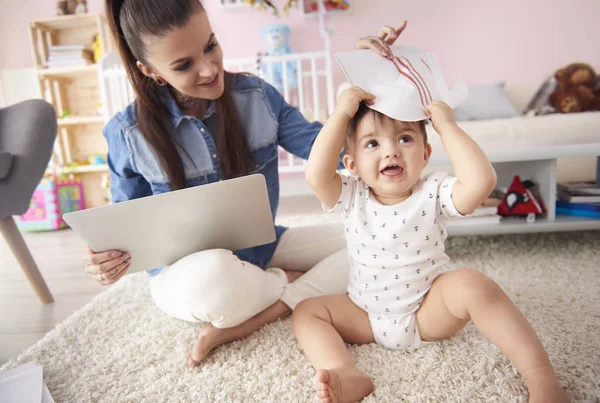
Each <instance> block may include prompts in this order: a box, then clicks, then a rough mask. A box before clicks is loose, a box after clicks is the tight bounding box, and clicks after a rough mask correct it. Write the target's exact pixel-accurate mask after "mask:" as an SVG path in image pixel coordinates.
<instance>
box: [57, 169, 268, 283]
mask: <svg viewBox="0 0 600 403" xmlns="http://www.w3.org/2000/svg"><path fill="white" fill-rule="evenodd" d="M63 218H64V220H65V221H66V222H67V224H69V226H70V227H71V228H72V229H73V230H74V231H75V232H76V233H77V234H79V236H81V238H83V240H84V241H85V242H86V243H87V244H88V245H89V246H90V247H91V248H92V249H93V250H94V251H98V252H100V251H105V250H111V249H116V250H120V251H124V252H128V253H129V254H130V255H131V267H130V268H129V270H128V273H135V272H139V271H143V270H150V269H155V268H158V267H163V266H166V265H170V264H173V263H175V262H176V261H177V260H179V259H181V258H182V257H184V256H187V255H189V254H191V253H194V252H199V251H202V250H207V249H228V250H234V251H235V250H240V249H245V248H250V247H253V246H258V245H264V244H268V243H271V242H274V241H275V239H276V238H275V228H274V225H273V218H272V216H271V206H270V203H269V195H268V193H267V185H266V182H265V177H264V176H263V175H259V174H257V175H248V176H243V177H240V178H235V179H230V180H226V181H221V182H215V183H210V184H206V185H202V186H196V187H193V188H188V189H183V190H178V191H173V192H168V193H163V194H160V195H156V196H150V197H144V198H141V199H135V200H130V201H125V202H121V203H117V204H110V205H108V206H103V207H96V208H91V209H87V210H82V211H77V212H73V213H67V214H65V215H64V216H63Z"/></svg>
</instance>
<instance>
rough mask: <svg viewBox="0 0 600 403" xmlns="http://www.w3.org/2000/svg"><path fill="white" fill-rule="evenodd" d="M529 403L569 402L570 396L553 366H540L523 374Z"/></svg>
mask: <svg viewBox="0 0 600 403" xmlns="http://www.w3.org/2000/svg"><path fill="white" fill-rule="evenodd" d="M523 378H525V383H526V384H527V390H528V391H529V403H538V402H539V403H567V402H569V398H568V397H567V394H566V393H565V391H564V389H563V388H562V387H561V386H560V382H559V381H558V378H557V377H556V375H555V374H554V371H553V370H552V368H539V369H535V370H532V371H530V372H528V373H525V374H523Z"/></svg>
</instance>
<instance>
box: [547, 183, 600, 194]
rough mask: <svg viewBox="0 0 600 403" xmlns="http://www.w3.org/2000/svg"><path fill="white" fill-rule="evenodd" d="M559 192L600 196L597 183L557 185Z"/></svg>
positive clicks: (599, 188)
mask: <svg viewBox="0 0 600 403" xmlns="http://www.w3.org/2000/svg"><path fill="white" fill-rule="evenodd" d="M557 189H558V190H559V191H564V192H566V193H568V194H570V195H596V196H600V187H599V186H598V185H596V182H592V181H588V182H586V181H584V182H564V183H559V184H557Z"/></svg>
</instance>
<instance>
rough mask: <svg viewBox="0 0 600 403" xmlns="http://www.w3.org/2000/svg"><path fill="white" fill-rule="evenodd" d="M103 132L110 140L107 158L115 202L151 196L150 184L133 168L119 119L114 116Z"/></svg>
mask: <svg viewBox="0 0 600 403" xmlns="http://www.w3.org/2000/svg"><path fill="white" fill-rule="evenodd" d="M102 134H103V135H104V137H105V138H106V141H107V142H108V158H107V160H108V167H109V169H110V191H111V194H112V201H113V203H119V202H122V201H126V200H131V199H137V198H140V197H145V196H151V195H152V188H151V187H150V184H149V183H148V182H147V181H146V180H145V179H144V177H143V176H142V175H140V174H139V173H137V172H136V171H135V170H134V169H133V166H132V163H131V154H130V152H129V148H128V147H127V143H126V140H125V135H124V133H123V129H122V128H121V125H120V124H119V121H118V119H117V118H113V119H112V120H111V121H110V122H108V124H107V125H106V126H105V127H104V130H103V131H102Z"/></svg>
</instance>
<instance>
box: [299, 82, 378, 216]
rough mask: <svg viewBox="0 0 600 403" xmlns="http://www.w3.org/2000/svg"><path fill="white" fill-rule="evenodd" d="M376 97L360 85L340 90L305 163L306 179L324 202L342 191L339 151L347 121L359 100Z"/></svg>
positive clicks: (335, 198) (332, 200)
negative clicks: (339, 172)
mask: <svg viewBox="0 0 600 403" xmlns="http://www.w3.org/2000/svg"><path fill="white" fill-rule="evenodd" d="M374 99H375V97H374V96H373V95H371V94H369V93H367V92H366V91H365V90H363V89H361V88H359V87H352V88H348V89H347V90H345V91H344V92H342V93H341V94H340V97H339V99H338V103H337V105H336V107H335V110H334V111H333V114H332V115H331V116H330V117H329V119H327V122H326V123H325V126H323V129H321V132H320V133H319V135H318V136H317V138H316V139H315V143H314V144H313V146H312V150H311V152H310V157H309V158H308V164H307V166H306V170H305V175H306V181H307V182H308V184H309V185H310V187H311V189H312V191H313V192H314V194H315V195H316V196H317V198H318V199H319V200H320V201H321V203H323V204H324V205H325V206H327V207H329V208H333V207H334V206H335V204H336V203H337V201H338V199H339V198H340V194H341V193H342V181H341V179H340V176H339V175H338V174H337V172H336V170H337V166H338V161H339V157H340V151H341V150H342V147H343V145H344V140H345V139H346V134H347V132H348V122H349V121H350V119H352V118H353V117H354V115H355V114H356V111H357V110H358V107H359V106H360V103H361V102H363V101H365V102H368V103H372V102H373V100H374Z"/></svg>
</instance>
